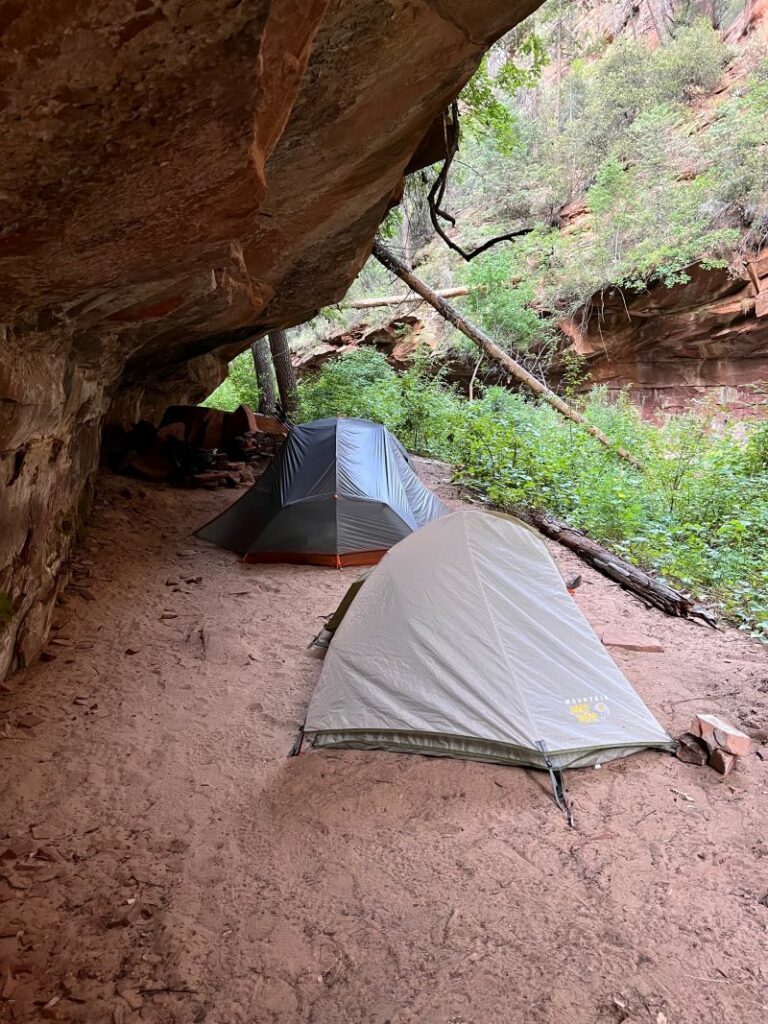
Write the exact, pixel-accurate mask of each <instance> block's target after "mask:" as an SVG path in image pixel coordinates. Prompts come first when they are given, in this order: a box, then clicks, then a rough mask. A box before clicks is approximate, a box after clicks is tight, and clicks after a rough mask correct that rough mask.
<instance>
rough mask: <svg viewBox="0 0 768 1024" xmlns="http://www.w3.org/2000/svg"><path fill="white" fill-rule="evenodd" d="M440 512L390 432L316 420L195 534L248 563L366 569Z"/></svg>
mask: <svg viewBox="0 0 768 1024" xmlns="http://www.w3.org/2000/svg"><path fill="white" fill-rule="evenodd" d="M446 511H447V509H446V508H445V506H444V505H443V504H442V503H441V502H440V501H438V499H437V498H436V497H435V496H434V494H432V492H431V491H429V490H428V489H427V488H426V487H425V486H424V484H422V482H421V481H420V480H419V478H418V477H417V476H416V474H415V473H414V472H413V470H412V469H411V467H410V465H409V463H408V457H407V455H406V454H405V451H404V449H403V448H402V446H401V445H400V443H399V442H398V441H397V440H396V438H395V437H393V436H392V434H390V432H389V431H388V430H387V429H386V427H383V426H381V425H380V424H378V423H369V422H368V421H367V420H357V419H327V420H316V421H315V422H314V423H304V424H302V425H301V426H297V427H293V428H292V430H291V432H290V434H289V436H288V440H287V441H286V443H285V446H284V448H283V450H282V451H281V453H280V455H279V456H278V457H277V458H275V459H274V460H273V462H272V463H271V465H270V466H269V467H268V468H267V470H266V471H265V472H264V473H263V475H262V476H261V477H260V478H259V480H257V481H256V483H255V484H254V485H253V487H251V488H250V490H248V491H247V492H246V494H244V495H243V497H242V498H240V500H239V501H236V502H235V503H234V505H232V506H230V508H228V509H227V510H226V511H225V512H223V513H222V514H221V515H220V516H218V517H217V518H216V519H213V520H211V522H209V523H208V524H207V525H206V526H203V527H202V528H201V529H200V530H198V531H197V536H198V537H201V538H202V539H203V540H208V541H211V542H212V543H214V544H218V545H219V546H220V547H223V548H229V549H231V550H232V551H237V552H238V553H239V554H242V555H243V556H244V560H245V561H246V562H305V563H309V564H313V565H333V566H336V567H337V568H340V567H341V566H344V565H372V564H374V563H376V562H378V560H379V559H380V558H381V556H382V555H383V554H384V553H385V552H386V551H387V550H388V549H389V548H391V547H392V545H393V544H396V543H397V542H398V541H399V540H402V538H403V537H405V536H407V535H408V534H409V533H412V532H413V531H414V530H418V529H419V527H421V526H423V525H424V524H425V523H428V522H430V521H431V520H433V519H435V518H436V517H438V516H442V515H444V514H445V513H446Z"/></svg>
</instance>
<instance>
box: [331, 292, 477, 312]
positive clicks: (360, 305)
mask: <svg viewBox="0 0 768 1024" xmlns="http://www.w3.org/2000/svg"><path fill="white" fill-rule="evenodd" d="M435 294H436V295H439V296H440V298H441V299H455V298H457V297H458V296H459V295H469V288H466V287H463V288H441V289H440V291H438V292H435ZM423 301H424V299H423V298H422V296H421V295H417V294H416V293H415V292H411V293H410V294H408V293H406V294H405V295H381V296H379V297H378V298H376V299H356V300H355V301H354V302H342V303H340V305H341V308H342V309H373V308H374V307H375V306H401V305H402V304H403V303H404V302H423Z"/></svg>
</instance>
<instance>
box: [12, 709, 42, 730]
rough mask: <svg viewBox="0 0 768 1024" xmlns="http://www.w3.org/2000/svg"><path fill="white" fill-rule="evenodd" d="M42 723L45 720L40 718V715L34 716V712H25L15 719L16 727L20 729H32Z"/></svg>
mask: <svg viewBox="0 0 768 1024" xmlns="http://www.w3.org/2000/svg"><path fill="white" fill-rule="evenodd" d="M44 721H45V719H44V718H41V717H40V715H36V714H35V712H34V711H27V713H26V714H24V715H22V716H21V718H17V719H16V725H17V726H18V727H19V728H20V729H34V727H35V726H36V725H40V723H41V722H44Z"/></svg>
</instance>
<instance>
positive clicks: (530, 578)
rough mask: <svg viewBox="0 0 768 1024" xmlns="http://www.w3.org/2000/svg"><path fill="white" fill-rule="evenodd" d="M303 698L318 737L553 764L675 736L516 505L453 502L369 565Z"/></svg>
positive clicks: (604, 757) (666, 743)
mask: <svg viewBox="0 0 768 1024" xmlns="http://www.w3.org/2000/svg"><path fill="white" fill-rule="evenodd" d="M336 625H337V628H336V630H335V632H334V633H333V639H332V641H331V643H330V647H329V650H328V653H327V655H326V657H325V662H324V664H323V669H322V673H321V675H320V680H319V682H318V685H317V688H316V690H315V693H314V696H313V697H312V700H311V702H310V705H309V710H308V712H307V717H306V722H305V724H304V736H305V737H306V738H307V739H308V740H309V742H310V743H311V744H312V746H315V747H355V748H364V749H365V748H379V749H385V750H397V751H410V752H413V753H419V754H434V755H444V756H451V757H467V758H475V759H478V760H482V761H494V762H498V763H501V764H517V765H527V766H529V767H533V768H544V769H547V770H549V772H550V775H551V776H552V780H553V787H554V788H555V797H556V799H557V800H558V802H559V803H561V805H562V804H563V803H564V795H563V791H562V784H561V783H562V780H561V778H560V776H559V774H558V773H559V772H560V771H561V770H562V769H564V768H571V767H573V768H575V767H583V766H586V765H599V764H604V763H605V762H606V761H610V760H612V759H613V758H617V757H624V756H626V755H628V754H632V753H635V752H637V751H640V750H642V749H644V748H646V747H657V748H669V747H670V744H671V740H670V738H669V736H668V735H667V734H666V732H665V731H664V730H663V729H662V727H661V726H660V725H659V723H658V722H657V721H656V719H655V718H654V717H653V715H652V714H651V713H650V711H649V710H648V709H647V708H646V706H645V705H644V704H643V702H642V701H641V699H640V698H639V697H638V695H637V694H636V693H635V691H634V690H633V688H632V686H631V685H630V683H629V682H628V681H627V679H625V677H624V676H623V675H622V673H621V672H620V671H619V669H618V667H617V666H616V664H615V663H614V661H613V660H612V659H611V657H610V655H609V654H608V652H607V651H606V650H605V648H604V647H603V646H602V644H601V643H600V641H599V640H598V638H597V637H596V636H595V634H594V632H593V631H592V629H591V627H590V626H589V623H588V622H587V621H586V619H585V618H584V616H583V615H582V614H581V612H580V611H579V608H578V605H577V604H576V602H575V601H574V600H573V599H572V598H571V597H570V596H569V595H568V592H567V590H566V587H565V585H564V583H563V580H562V578H561V576H560V573H559V572H558V570H557V568H556V566H555V564H554V562H553V561H552V558H551V556H550V554H549V551H548V550H547V547H546V545H545V544H544V542H543V541H542V540H541V539H540V538H539V537H538V536H537V535H536V534H535V533H534V532H533V531H532V530H531V529H530V528H529V527H527V526H526V525H525V524H523V523H520V522H518V521H517V520H513V519H512V518H511V517H508V516H502V515H499V514H487V513H483V512H477V511H461V512H454V513H452V514H450V515H447V516H445V517H444V518H441V519H439V520H437V521H436V522H434V523H431V524H430V525H429V526H427V527H425V528H424V529H422V530H420V531H419V532H418V533H416V534H414V535H413V536H411V537H407V538H406V539H405V540H403V541H402V542H401V543H400V544H398V545H397V546H396V547H395V548H393V549H392V550H391V551H390V552H389V553H388V554H387V556H386V557H385V558H384V559H383V560H382V561H381V562H380V563H379V565H377V566H376V567H375V568H374V569H372V570H371V571H370V572H369V573H368V576H367V578H366V579H365V580H364V581H363V583H362V585H360V586H359V588H358V590H357V592H356V594H355V595H354V598H353V599H352V600H351V601H350V602H348V606H347V608H346V614H344V616H343V619H342V621H341V622H337V624H336Z"/></svg>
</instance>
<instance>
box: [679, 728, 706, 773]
mask: <svg viewBox="0 0 768 1024" xmlns="http://www.w3.org/2000/svg"><path fill="white" fill-rule="evenodd" d="M675 753H676V754H677V758H678V760H680V761H683V762H684V763H685V764H696V765H704V764H706V763H707V758H708V757H709V750H708V748H707V745H706V743H705V742H704V740H702V739H701V738H700V737H699V736H694V734H693V733H692V732H684V733H683V734H682V736H680V737H679V738H678V741H677V750H676V752H675Z"/></svg>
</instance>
